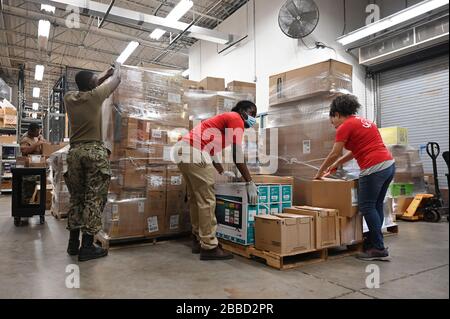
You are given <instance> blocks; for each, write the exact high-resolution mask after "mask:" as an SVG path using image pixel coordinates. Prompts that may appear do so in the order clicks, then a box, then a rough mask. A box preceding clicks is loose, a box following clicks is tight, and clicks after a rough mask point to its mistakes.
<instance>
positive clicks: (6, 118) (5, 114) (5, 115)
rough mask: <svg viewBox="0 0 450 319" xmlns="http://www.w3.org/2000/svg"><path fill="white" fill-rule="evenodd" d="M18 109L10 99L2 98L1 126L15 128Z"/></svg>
mask: <svg viewBox="0 0 450 319" xmlns="http://www.w3.org/2000/svg"><path fill="white" fill-rule="evenodd" d="M16 125H17V110H16V108H15V107H14V106H13V105H12V104H11V103H9V101H8V100H6V99H2V98H0V127H7V128H15V127H16Z"/></svg>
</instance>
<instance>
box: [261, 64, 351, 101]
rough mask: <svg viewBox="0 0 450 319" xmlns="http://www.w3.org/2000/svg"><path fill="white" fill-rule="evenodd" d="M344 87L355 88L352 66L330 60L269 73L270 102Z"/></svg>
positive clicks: (298, 98)
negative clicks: (273, 73) (270, 74)
mask: <svg viewBox="0 0 450 319" xmlns="http://www.w3.org/2000/svg"><path fill="white" fill-rule="evenodd" d="M342 90H346V91H349V92H351V91H352V66H351V65H349V64H346V63H342V62H339V61H336V60H328V61H324V62H320V63H316V64H312V65H309V66H306V67H303V68H299V69H295V70H292V71H288V72H284V73H280V74H275V75H272V76H270V77H269V96H270V97H269V105H270V106H273V105H277V104H282V103H286V102H289V101H294V100H300V99H305V98H309V97H312V96H315V95H318V94H323V93H330V92H336V91H342Z"/></svg>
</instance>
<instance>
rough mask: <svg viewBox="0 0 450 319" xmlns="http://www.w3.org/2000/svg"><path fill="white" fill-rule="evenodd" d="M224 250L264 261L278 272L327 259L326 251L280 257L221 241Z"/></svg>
mask: <svg viewBox="0 0 450 319" xmlns="http://www.w3.org/2000/svg"><path fill="white" fill-rule="evenodd" d="M219 241H220V244H221V246H222V248H223V249H224V250H227V251H230V252H232V253H234V254H236V255H239V256H242V257H245V258H248V259H256V260H262V261H264V262H265V263H266V264H267V265H268V266H270V267H273V268H276V269H278V270H286V269H293V268H298V267H301V266H305V265H310V264H315V263H319V262H322V261H324V260H325V259H326V249H321V250H314V251H308V252H304V253H300V254H291V255H279V254H277V253H274V252H270V251H264V250H259V249H256V248H255V247H254V246H253V245H249V246H243V245H239V244H235V243H232V242H229V241H226V240H223V239H219Z"/></svg>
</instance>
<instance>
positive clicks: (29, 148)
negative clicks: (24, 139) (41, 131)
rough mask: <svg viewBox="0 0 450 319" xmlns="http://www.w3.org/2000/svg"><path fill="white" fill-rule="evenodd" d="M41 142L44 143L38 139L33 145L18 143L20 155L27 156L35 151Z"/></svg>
mask: <svg viewBox="0 0 450 319" xmlns="http://www.w3.org/2000/svg"><path fill="white" fill-rule="evenodd" d="M42 144H44V142H42V141H39V142H37V143H35V144H33V145H28V144H22V145H20V152H21V153H22V155H24V156H28V155H29V154H32V153H34V152H36V150H37V149H38V147H39V146H41V145H42Z"/></svg>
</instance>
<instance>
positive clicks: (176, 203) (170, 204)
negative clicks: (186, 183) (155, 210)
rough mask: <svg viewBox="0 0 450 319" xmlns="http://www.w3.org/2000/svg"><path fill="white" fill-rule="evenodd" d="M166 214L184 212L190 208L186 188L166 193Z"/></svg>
mask: <svg viewBox="0 0 450 319" xmlns="http://www.w3.org/2000/svg"><path fill="white" fill-rule="evenodd" d="M166 198H167V199H166V214H167V213H169V214H172V213H182V212H184V211H186V210H188V201H187V197H186V191H185V190H169V191H167V195H166Z"/></svg>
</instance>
